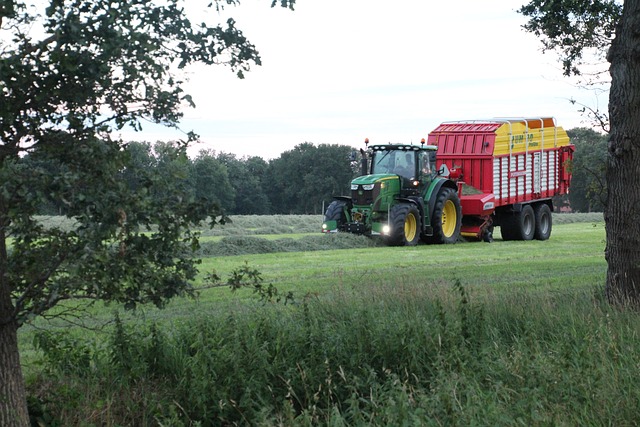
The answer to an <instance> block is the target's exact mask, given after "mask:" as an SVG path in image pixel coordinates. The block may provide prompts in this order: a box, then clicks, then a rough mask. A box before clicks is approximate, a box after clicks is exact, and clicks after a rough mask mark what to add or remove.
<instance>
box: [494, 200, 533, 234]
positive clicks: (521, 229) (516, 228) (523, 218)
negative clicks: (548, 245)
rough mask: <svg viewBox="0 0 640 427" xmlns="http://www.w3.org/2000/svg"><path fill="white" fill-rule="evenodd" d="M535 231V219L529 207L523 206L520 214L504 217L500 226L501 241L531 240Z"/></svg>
mask: <svg viewBox="0 0 640 427" xmlns="http://www.w3.org/2000/svg"><path fill="white" fill-rule="evenodd" d="M535 231H536V219H535V216H534V213H533V208H532V207H531V205H525V206H523V207H522V210H521V211H520V212H514V213H513V214H512V215H507V216H505V217H504V219H503V221H502V222H501V224H500V234H502V240H531V239H533V236H534V234H535Z"/></svg>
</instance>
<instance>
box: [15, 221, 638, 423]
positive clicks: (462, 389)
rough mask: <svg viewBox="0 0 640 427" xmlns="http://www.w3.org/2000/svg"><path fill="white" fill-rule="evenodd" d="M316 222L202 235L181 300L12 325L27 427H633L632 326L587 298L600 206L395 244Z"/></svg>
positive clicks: (593, 284)
mask: <svg viewBox="0 0 640 427" xmlns="http://www.w3.org/2000/svg"><path fill="white" fill-rule="evenodd" d="M320 221H321V218H320V217H319V216H292V217H287V216H283V217H278V218H272V217H257V216H256V217H239V218H236V219H234V222H233V223H232V225H226V226H221V227H216V229H214V231H215V232H212V231H203V236H204V238H203V242H202V247H201V249H200V252H199V256H200V257H201V259H202V264H201V276H200V278H199V280H198V283H196V288H197V289H198V292H197V296H196V297H195V298H179V299H175V300H173V301H172V302H171V303H169V305H168V306H167V307H166V308H164V309H162V310H158V309H155V308H142V309H141V310H138V311H137V312H134V313H131V312H124V311H121V310H119V309H118V308H117V307H115V306H106V307H105V306H102V305H95V306H91V307H88V308H87V314H88V315H90V317H89V318H85V319H84V320H82V323H83V325H84V327H80V326H69V324H68V323H64V322H62V321H60V320H59V319H52V320H50V321H44V320H39V321H37V322H35V323H34V324H32V325H27V326H25V327H24V328H23V329H22V330H21V336H20V338H21V346H22V356H23V364H24V368H25V372H26V376H27V382H28V389H29V394H30V396H31V397H30V410H31V413H32V415H33V417H34V420H35V422H41V424H42V425H87V426H88V425H101V426H102V425H109V426H116V425H145V426H146V425H149V426H151V425H153V426H156V425H157V426H159V425H163V426H165V425H166V426H168V425H172V426H173V425H176V426H196V425H198V426H217V425H263V426H272V425H287V426H288V425H300V426H309V425H340V426H342V425H345V426H346V425H355V426H359V425H381V426H382V425H411V426H413V425H434V426H436V425H461V426H462V425H465V426H466V425H473V424H475V425H505V426H507V425H509V426H510V425H635V423H636V419H637V413H638V410H639V409H640V386H639V385H638V384H640V381H639V380H640V370H638V369H637V367H638V366H640V340H638V332H639V331H640V321H639V319H638V316H637V314H636V313H634V312H626V311H620V310H617V309H614V308H612V307H610V306H609V305H608V304H607V303H606V301H605V300H604V298H603V289H602V286H603V283H604V277H605V272H606V263H605V261H604V254H603V251H604V246H605V243H604V240H605V231H604V223H603V222H602V216H601V215H596V214H593V215H557V216H555V217H554V230H553V233H552V236H551V239H549V240H548V241H543V242H540V241H531V242H513V241H509V242H503V241H501V240H500V238H499V233H496V234H497V238H496V241H495V242H493V243H484V242H459V243H457V244H455V245H444V246H434V245H419V246H416V247H396V248H390V247H385V246H383V245H381V244H380V242H377V241H376V240H375V239H368V238H365V237H362V236H351V235H344V234H337V235H321V234H320V233H318V232H317V230H319V228H320V227H319V225H320ZM307 227H308V228H307ZM243 268H244V269H245V271H248V270H251V271H254V269H255V272H256V273H255V275H254V276H252V278H253V279H256V277H258V276H259V279H260V280H259V281H256V280H254V281H253V282H252V281H249V282H251V283H249V286H246V287H245V288H242V289H238V290H235V291H232V290H231V288H230V286H229V285H228V281H229V278H230V277H233V276H234V272H235V273H238V271H243V270H242V269H243ZM213 272H215V273H216V275H217V276H218V277H219V279H216V280H215V281H212V280H210V277H211V273H213ZM256 283H259V284H260V286H261V288H260V289H261V290H262V292H256V287H255V286H253V285H255V284H256ZM265 289H269V290H270V293H267V294H265V293H264V290H265ZM265 295H266V297H265ZM285 295H286V296H290V297H292V298H287V299H284V298H281V297H283V296H285ZM279 297H280V299H279ZM61 310H62V309H61ZM79 322H80V319H78V320H77V321H76V323H79Z"/></svg>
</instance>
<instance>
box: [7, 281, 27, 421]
mask: <svg viewBox="0 0 640 427" xmlns="http://www.w3.org/2000/svg"><path fill="white" fill-rule="evenodd" d="M3 288H4V289H3ZM11 311H12V310H11V299H10V295H9V291H8V289H6V287H5V286H3V285H2V284H0V318H2V317H5V316H7V315H8V314H9V313H11ZM28 425H29V416H28V413H27V398H26V394H25V389H24V380H23V378H22V368H21V367H20V353H19V351H18V325H17V322H16V321H15V320H12V321H10V322H8V323H0V426H3V427H23V426H24V427H26V426H28Z"/></svg>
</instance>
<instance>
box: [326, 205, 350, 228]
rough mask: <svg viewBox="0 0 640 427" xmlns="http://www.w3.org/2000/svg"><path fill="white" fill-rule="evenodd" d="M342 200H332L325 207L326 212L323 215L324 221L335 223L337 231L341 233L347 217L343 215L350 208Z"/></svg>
mask: <svg viewBox="0 0 640 427" xmlns="http://www.w3.org/2000/svg"><path fill="white" fill-rule="evenodd" d="M348 205H349V204H348V203H347V202H345V201H344V200H334V201H333V202H331V203H330V204H329V207H327V211H326V213H325V214H324V220H325V222H326V221H335V222H336V225H337V227H338V230H339V231H343V230H344V227H345V225H346V224H347V215H346V213H345V209H348V208H349V207H350V206H348Z"/></svg>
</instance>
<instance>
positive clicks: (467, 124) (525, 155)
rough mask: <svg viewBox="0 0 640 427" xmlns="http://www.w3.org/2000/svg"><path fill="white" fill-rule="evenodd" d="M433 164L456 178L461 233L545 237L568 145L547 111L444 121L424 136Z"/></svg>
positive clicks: (566, 171) (566, 176) (563, 184)
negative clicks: (432, 151)
mask: <svg viewBox="0 0 640 427" xmlns="http://www.w3.org/2000/svg"><path fill="white" fill-rule="evenodd" d="M427 143H428V144H429V145H435V146H437V147H438V149H437V156H436V158H437V167H438V168H441V169H442V170H443V171H444V174H445V176H446V175H448V176H449V177H450V178H451V179H453V180H457V182H458V188H459V191H458V194H459V196H460V203H461V205H462V229H461V234H462V235H463V236H467V237H477V238H485V239H491V238H492V233H493V227H494V226H499V227H500V231H501V234H502V237H503V239H504V240H530V239H533V238H536V239H540V240H546V239H548V238H549V235H550V234H551V225H552V217H551V212H552V211H553V204H552V202H551V199H552V197H554V196H559V195H562V194H567V193H568V189H569V184H570V182H571V169H570V167H569V163H570V161H571V159H572V157H573V151H574V146H573V145H572V144H571V143H570V141H569V137H568V136H567V133H566V132H565V131H564V129H562V128H561V127H559V126H557V125H556V122H555V119H554V118H552V117H537V118H496V119H489V120H467V121H455V122H445V123H442V124H441V125H440V126H438V127H437V128H436V129H434V130H433V131H432V132H431V133H430V134H429V136H428V140H427Z"/></svg>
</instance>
